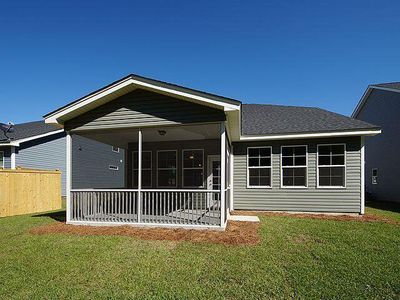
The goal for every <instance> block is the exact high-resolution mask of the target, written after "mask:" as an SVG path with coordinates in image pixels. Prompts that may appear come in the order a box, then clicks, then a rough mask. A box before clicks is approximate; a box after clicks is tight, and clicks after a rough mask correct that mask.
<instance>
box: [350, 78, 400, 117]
mask: <svg viewBox="0 0 400 300" xmlns="http://www.w3.org/2000/svg"><path fill="white" fill-rule="evenodd" d="M373 89H377V90H383V91H389V92H395V93H400V90H398V89H391V88H387V87H382V86H376V85H369V86H368V88H367V90H366V91H365V92H364V94H363V96H362V97H361V99H360V101H358V103H357V106H356V108H355V109H354V111H353V113H352V114H351V117H352V118H356V117H357V116H358V114H359V113H360V111H361V109H362V108H363V107H364V105H365V102H366V101H367V99H368V97H369V95H370V94H371V92H372V90H373Z"/></svg>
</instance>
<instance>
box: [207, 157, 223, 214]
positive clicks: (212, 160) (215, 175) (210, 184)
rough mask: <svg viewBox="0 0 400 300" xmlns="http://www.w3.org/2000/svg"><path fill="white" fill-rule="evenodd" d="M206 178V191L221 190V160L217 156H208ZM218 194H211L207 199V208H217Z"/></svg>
mask: <svg viewBox="0 0 400 300" xmlns="http://www.w3.org/2000/svg"><path fill="white" fill-rule="evenodd" d="M207 165H208V172H207V174H208V176H207V189H208V190H218V191H220V190H221V158H220V156H219V155H209V156H208V162H207ZM219 199H220V193H212V194H211V195H209V197H208V198H207V202H208V203H207V206H208V207H214V206H215V205H217V206H218V201H219Z"/></svg>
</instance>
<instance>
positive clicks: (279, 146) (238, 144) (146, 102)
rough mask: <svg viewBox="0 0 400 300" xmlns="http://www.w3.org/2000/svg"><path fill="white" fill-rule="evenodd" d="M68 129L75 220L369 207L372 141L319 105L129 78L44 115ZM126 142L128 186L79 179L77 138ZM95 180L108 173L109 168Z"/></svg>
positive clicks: (193, 222)
mask: <svg viewBox="0 0 400 300" xmlns="http://www.w3.org/2000/svg"><path fill="white" fill-rule="evenodd" d="M45 121H46V122H47V123H50V124H55V125H57V126H59V127H61V128H64V130H65V131H66V132H67V146H66V148H67V149H66V152H67V222H68V223H70V224H85V225H110V224H114V225H119V224H121V225H122V224H130V225H139V226H167V227H168V226H169V227H186V228H215V229H221V228H222V229H223V228H225V226H226V222H227V218H228V216H229V214H230V212H232V211H233V210H235V209H240V210H273V211H297V212H337V213H360V214H363V213H364V188H363V186H364V184H363V180H364V179H363V178H364V177H363V170H364V168H363V160H364V152H365V150H364V138H365V137H366V136H373V135H376V134H378V133H379V132H380V129H379V128H378V127H377V126H375V125H371V124H369V123H366V122H363V121H359V120H355V119H352V118H349V117H345V116H342V115H338V114H335V113H332V112H328V111H325V110H322V109H318V108H308V107H290V106H279V105H278V106H275V105H262V104H242V103H241V102H240V101H238V100H234V99H230V98H226V97H222V96H218V95H214V94H210V93H206V92H202V91H198V90H194V89H190V88H186V87H182V86H178V85H175V84H170V83H166V82H162V81H158V80H154V79H149V78H145V77H142V76H138V75H129V76H127V77H125V78H122V79H120V80H118V81H116V82H114V83H112V84H110V85H108V86H106V87H104V88H102V89H99V90H97V91H95V92H93V93H91V94H89V95H87V96H84V97H82V98H80V99H78V100H76V101H74V102H72V103H70V104H67V105H66V106H64V107H61V108H59V109H57V110H55V111H53V112H51V113H49V114H47V115H46V116H45ZM78 137H85V138H88V139H93V140H95V141H99V142H101V143H106V144H109V145H111V146H113V147H116V148H120V149H124V151H125V152H124V153H125V162H126V163H125V170H126V171H125V179H126V180H125V187H123V188H118V189H115V188H110V187H109V186H107V185H106V184H105V185H104V186H103V187H101V188H98V187H96V188H95V187H93V186H89V185H88V186H85V187H82V186H80V187H79V188H77V187H75V186H74V185H73V182H74V181H73V178H72V176H76V175H72V174H76V172H75V173H74V171H73V170H72V167H73V163H72V162H73V160H74V156H73V155H72V153H74V149H72V147H74V146H73V145H74V144H73V140H74V139H77V138H78ZM96 176H99V177H101V176H102V174H101V172H100V173H99V174H97V175H96Z"/></svg>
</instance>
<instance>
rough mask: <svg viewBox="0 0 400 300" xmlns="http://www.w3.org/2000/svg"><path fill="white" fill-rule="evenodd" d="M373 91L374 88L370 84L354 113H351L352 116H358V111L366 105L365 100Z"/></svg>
mask: <svg viewBox="0 0 400 300" xmlns="http://www.w3.org/2000/svg"><path fill="white" fill-rule="evenodd" d="M371 92H372V88H371V86H369V87H368V88H367V89H366V90H365V92H364V94H363V95H362V97H361V99H360V101H358V103H357V106H356V108H355V109H354V111H353V113H352V114H351V117H352V118H356V117H357V115H358V113H359V112H360V110H361V108H362V107H363V106H364V104H365V102H366V101H367V98H368V97H369V95H370V94H371Z"/></svg>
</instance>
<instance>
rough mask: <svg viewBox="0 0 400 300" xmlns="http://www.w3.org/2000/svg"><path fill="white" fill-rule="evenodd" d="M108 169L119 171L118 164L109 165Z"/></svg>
mask: <svg viewBox="0 0 400 300" xmlns="http://www.w3.org/2000/svg"><path fill="white" fill-rule="evenodd" d="M108 169H110V170H113V171H118V169H119V168H118V166H114V165H109V166H108Z"/></svg>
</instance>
